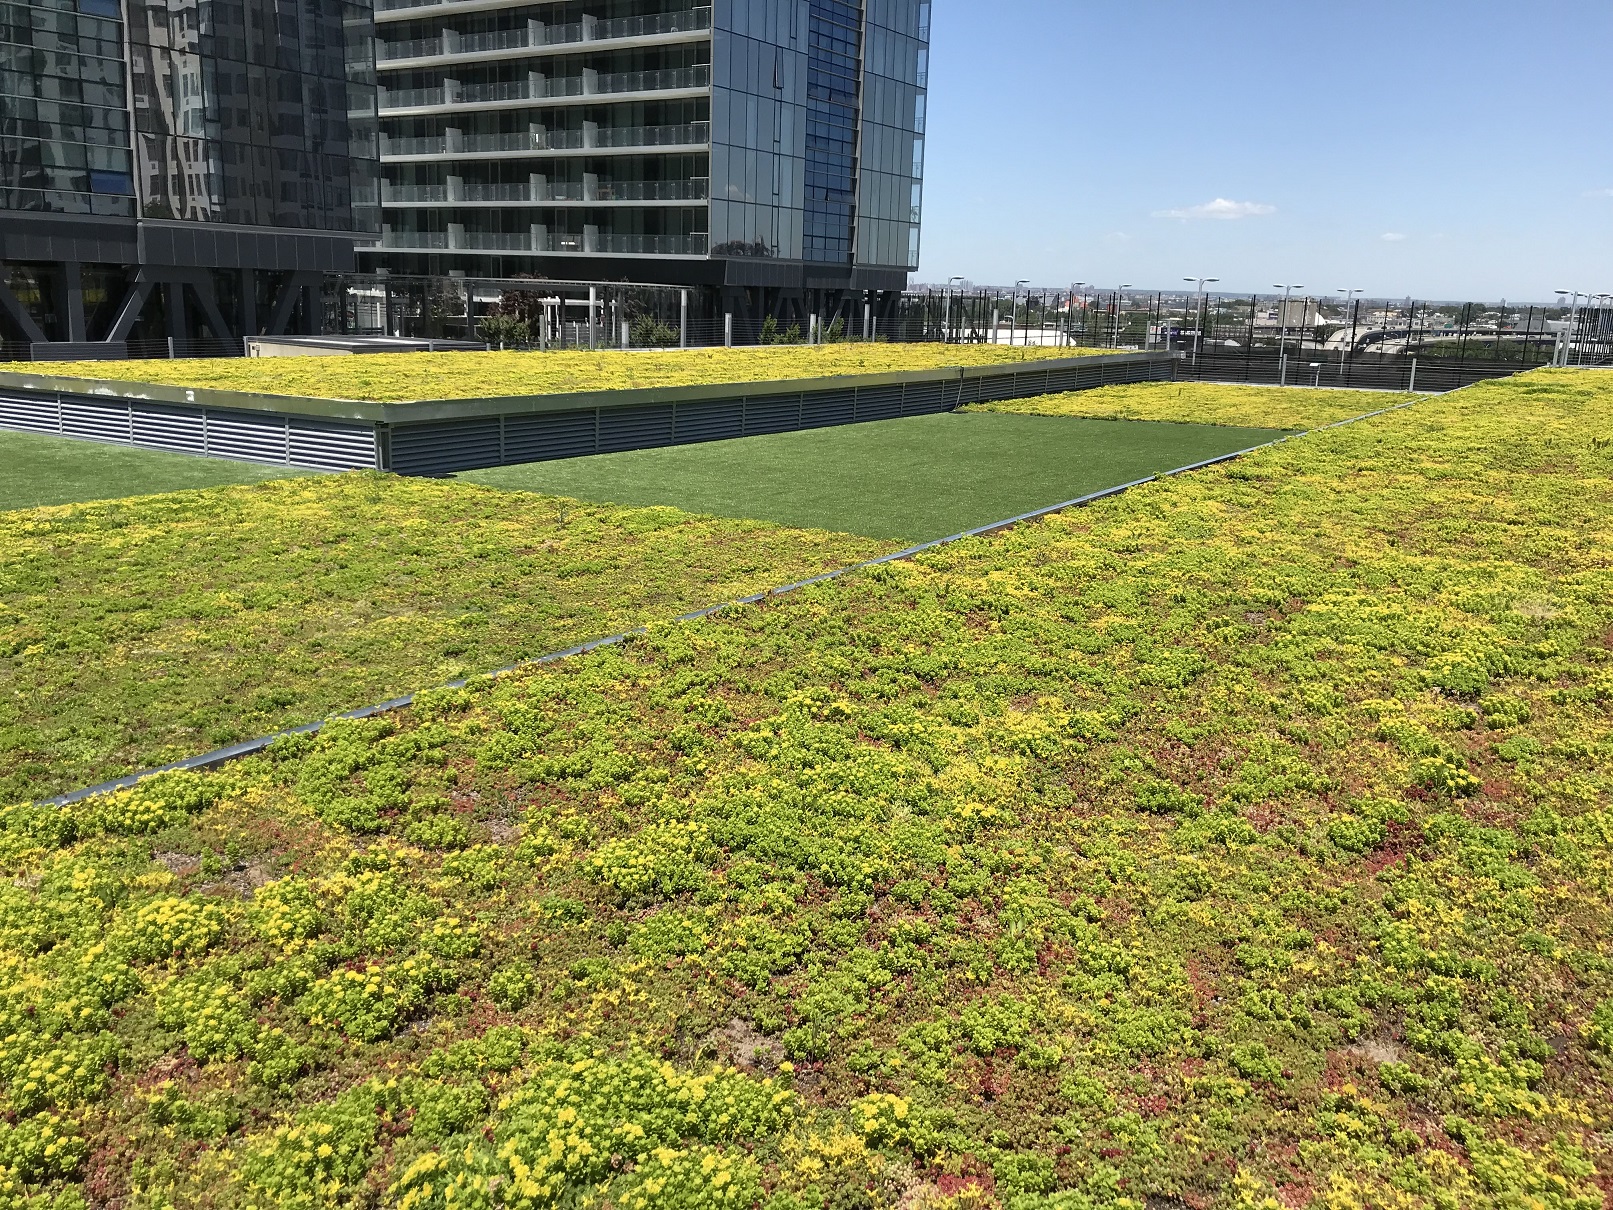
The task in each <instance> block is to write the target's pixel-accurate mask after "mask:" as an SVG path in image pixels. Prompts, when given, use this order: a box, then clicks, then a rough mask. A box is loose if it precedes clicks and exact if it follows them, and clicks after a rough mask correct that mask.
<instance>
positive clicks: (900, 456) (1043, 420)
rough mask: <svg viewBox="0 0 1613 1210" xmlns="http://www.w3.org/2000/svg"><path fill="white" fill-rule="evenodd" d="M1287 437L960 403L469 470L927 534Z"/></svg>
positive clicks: (812, 521) (477, 477)
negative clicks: (967, 409) (952, 409)
mask: <svg viewBox="0 0 1613 1210" xmlns="http://www.w3.org/2000/svg"><path fill="white" fill-rule="evenodd" d="M1278 436H1281V433H1280V432H1276V431H1273V430H1271V429H1255V428H1227V427H1220V426H1209V425H1181V424H1143V423H1116V422H1113V421H1104V420H1079V419H1065V418H1062V417H1060V418H1051V417H1040V416H1000V415H980V414H975V415H961V414H957V413H947V414H942V415H938V416H918V417H911V418H908V419H905V420H883V421H877V422H874V423H870V424H855V425H843V426H840V427H837V428H826V429H809V430H807V431H805V432H798V433H780V434H776V435H772V436H766V437H741V438H737V439H735V440H732V441H714V442H708V443H706V444H702V445H681V446H672V447H669V448H666V449H654V450H633V451H630V452H628V453H622V454H595V455H593V456H591V457H587V458H569V459H566V460H564V461H558V462H531V463H525V464H523V465H520V466H501V467H494V468H491V469H488V470H479V471H466V472H464V473H463V474H462V475H461V476H460V477H461V478H463V479H468V480H471V481H473V482H476V483H483V484H487V485H489V486H492V487H513V488H521V489H525V490H528V491H537V492H548V493H552V494H554V495H562V496H575V497H576V498H578V499H582V500H597V501H610V502H613V503H617V504H670V505H673V506H674V507H677V508H683V509H687V510H689V511H690V512H697V513H714V514H717V515H719V516H729V517H751V518H755V519H758V520H763V521H772V522H775V523H777V524H780V525H796V526H804V527H809V528H819V529H830V530H838V531H843V532H847V533H860V534H867V535H870V536H872V537H878V538H893V539H898V540H901V541H904V542H920V541H924V540H926V539H929V538H939V537H944V536H946V535H948V534H954V533H958V532H960V531H962V530H965V529H971V528H973V527H975V526H977V525H986V524H989V523H991V522H993V521H1000V520H1002V519H1004V518H1006V517H1013V516H1017V515H1018V514H1020V513H1024V512H1029V511H1031V510H1032V509H1036V508H1042V507H1045V506H1047V505H1050V504H1058V503H1060V502H1062V501H1064V500H1071V499H1074V498H1075V497H1077V496H1081V495H1085V494H1086V493H1088V492H1092V491H1097V490H1099V489H1100V488H1105V487H1113V486H1114V485H1116V484H1120V483H1127V482H1130V481H1131V480H1133V479H1140V478H1144V477H1146V476H1148V475H1153V474H1158V473H1159V472H1161V471H1167V470H1172V469H1174V468H1176V467H1179V466H1186V465H1188V464H1190V463H1194V462H1199V461H1202V460H1203V459H1205V458H1212V457H1215V456H1216V455H1218V454H1225V453H1230V452H1232V451H1234V450H1240V449H1246V448H1248V447H1249V446H1252V445H1258V444H1260V443H1261V442H1265V441H1270V440H1272V439H1273V438H1274V437H1278Z"/></svg>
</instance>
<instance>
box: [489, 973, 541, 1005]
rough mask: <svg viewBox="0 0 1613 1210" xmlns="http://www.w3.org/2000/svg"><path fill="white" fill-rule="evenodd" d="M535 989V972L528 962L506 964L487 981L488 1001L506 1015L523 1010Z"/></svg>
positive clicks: (536, 978)
mask: <svg viewBox="0 0 1613 1210" xmlns="http://www.w3.org/2000/svg"><path fill="white" fill-rule="evenodd" d="M537 989H538V976H537V972H536V971H534V970H533V969H532V964H531V963H530V962H506V963H505V964H504V965H503V966H501V967H499V968H498V969H497V970H496V971H494V972H493V974H492V977H491V978H489V979H488V981H487V996H488V999H490V1000H492V1001H493V1003H494V1004H496V1005H498V1006H499V1007H500V1008H502V1009H503V1010H504V1011H505V1012H507V1013H513V1012H518V1011H519V1010H521V1009H523V1008H525V1007H526V1006H527V1005H528V1004H529V1003H530V1002H531V1000H532V997H533V995H534V994H536V992H537Z"/></svg>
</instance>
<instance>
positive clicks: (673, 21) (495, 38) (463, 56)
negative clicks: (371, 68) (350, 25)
mask: <svg viewBox="0 0 1613 1210" xmlns="http://www.w3.org/2000/svg"><path fill="white" fill-rule="evenodd" d="M414 7H416V8H419V7H423V6H414ZM434 7H437V8H439V9H440V10H442V11H443V13H444V14H445V15H446V14H447V13H448V12H453V11H459V10H460V9H461V8H462V7H463V6H462V5H460V4H452V3H444V4H439V5H436V6H434ZM383 11H384V9H383ZM377 15H379V14H377ZM410 15H411V16H418V15H420V14H419V13H418V12H416V13H411V14H410ZM710 31H711V9H709V8H694V9H688V10H686V11H684V12H681V13H659V14H656V15H653V16H647V17H617V18H614V19H612V20H609V21H598V20H594V19H592V18H589V19H586V20H583V21H578V22H572V23H571V24H568V25H546V24H544V23H543V22H542V21H528V22H527V23H526V26H525V28H522V29H501V30H489V31H485V32H483V33H476V34H460V33H455V32H454V31H453V30H444V31H443V32H442V33H440V34H436V35H434V36H432V37H430V38H412V39H409V40H407V41H400V42H385V41H382V40H380V39H377V40H376V45H375V61H376V64H377V66H381V67H383V68H386V69H396V68H400V67H405V66H423V65H425V64H428V63H440V62H441V61H442V60H444V59H450V60H454V61H456V62H458V61H463V62H480V61H483V60H487V59H502V58H509V57H511V56H512V55H525V54H532V53H538V54H542V53H544V52H554V53H570V52H574V51H575V50H577V48H578V47H583V46H594V45H599V46H601V47H612V46H615V47H621V48H623V49H627V48H631V47H635V46H654V45H662V44H668V43H674V44H675V43H678V42H686V41H690V40H691V38H690V35H703V34H708V33H710Z"/></svg>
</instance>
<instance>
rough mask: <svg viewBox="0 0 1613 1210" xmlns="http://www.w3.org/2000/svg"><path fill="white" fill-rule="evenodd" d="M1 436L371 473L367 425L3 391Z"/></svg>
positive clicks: (371, 429) (372, 435)
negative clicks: (39, 436) (11, 433)
mask: <svg viewBox="0 0 1613 1210" xmlns="http://www.w3.org/2000/svg"><path fill="white" fill-rule="evenodd" d="M0 429H13V430H16V431H19V432H28V433H48V434H53V435H56V436H61V437H75V438H78V439H80V440H84V441H99V442H106V443H109V444H113V445H132V446H138V447H140V448H142V449H154V450H167V451H170V452H172V453H180V454H197V455H202V456H204V457H209V458H233V459H238V460H240V461H243V462H261V463H268V464H270V465H273V466H297V467H308V468H310V469H316V470H330V471H347V470H364V469H373V468H374V467H375V465H376V454H375V445H376V432H375V425H374V424H370V423H364V422H361V421H344V420H327V419H323V418H321V417H317V416H298V415H290V414H286V413H281V412H257V411H252V412H249V411H237V410H233V409H228V408H211V407H203V406H199V405H198V406H195V407H189V406H186V405H184V404H173V403H161V402H158V401H155V400H149V399H101V398H97V397H95V396H89V395H72V394H63V393H60V392H55V391H38V392H33V391H18V390H8V391H5V392H0Z"/></svg>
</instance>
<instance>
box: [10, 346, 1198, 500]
mask: <svg viewBox="0 0 1613 1210" xmlns="http://www.w3.org/2000/svg"><path fill="white" fill-rule="evenodd" d="M1180 357H1181V355H1180V354H1177V353H1117V354H1102V355H1095V356H1082V357H1061V358H1048V359H1037V360H1034V361H1029V362H1012V363H1006V364H1002V365H990V366H951V367H937V368H934V369H928V370H911V371H895V372H890V373H882V374H860V375H839V376H833V377H820V378H796V379H785V380H775V381H764V382H736V383H715V384H700V385H693V386H676V387H644V388H633V389H625V390H614V391H581V392H568V393H565V394H548V395H511V396H499V397H494V398H487V399H452V400H424V401H418V402H412V403H371V402H365V401H361V400H342V399H317V398H305V397H301V396H290V395H265V394H255V393H249V392H241V391H224V390H214V389H210V388H200V387H197V388H191V387H175V386H163V385H155V384H150V383H138V382H116V381H110V380H96V379H83V378H63V377H58V376H55V375H51V374H35V373H12V372H4V373H0V429H14V430H17V431H23V432H35V433H46V434H51V435H55V436H64V437H76V438H80V439H83V440H90V441H101V442H110V443H113V444H119V445H133V446H139V447H141V448H144V449H159V450H169V451H173V452H178V453H187V454H198V455H202V456H204V457H220V458H237V459H244V460H247V461H252V462H265V463H269V464H272V465H279V466H292V467H302V468H307V469H311V470H361V469H375V470H383V471H396V472H397V473H399V474H406V475H443V474H451V473H453V472H454V471H461V470H472V469H476V468H480V467H489V466H507V465H510V464H512V463H520V462H537V461H544V460H548V459H554V458H573V457H579V456H582V455H587V454H596V453H612V452H618V451H623V450H632V449H650V448H655V447H659V446H668V445H687V444H693V443H695V442H702V441H719V440H725V439H727V438H732V437H746V436H754V435H757V434H761V433H783V432H794V431H798V430H801V429H809V428H824V427H829V426H833V425H840V424H857V423H863V422H866V421H872V420H893V419H896V418H898V417H902V416H919V415H928V414H932V413H936V412H948V411H952V410H953V409H955V408H957V407H960V406H962V405H964V404H969V403H983V402H987V401H990V400H996V399H1025V398H1030V397H1033V396H1036V395H1047V394H1056V393H1059V392H1063V391H1079V390H1089V389H1092V388H1094V387H1100V386H1109V385H1115V384H1119V383H1128V382H1147V381H1158V380H1162V379H1172V378H1174V377H1175V376H1176V366H1177V364H1178V362H1179V361H1180Z"/></svg>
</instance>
